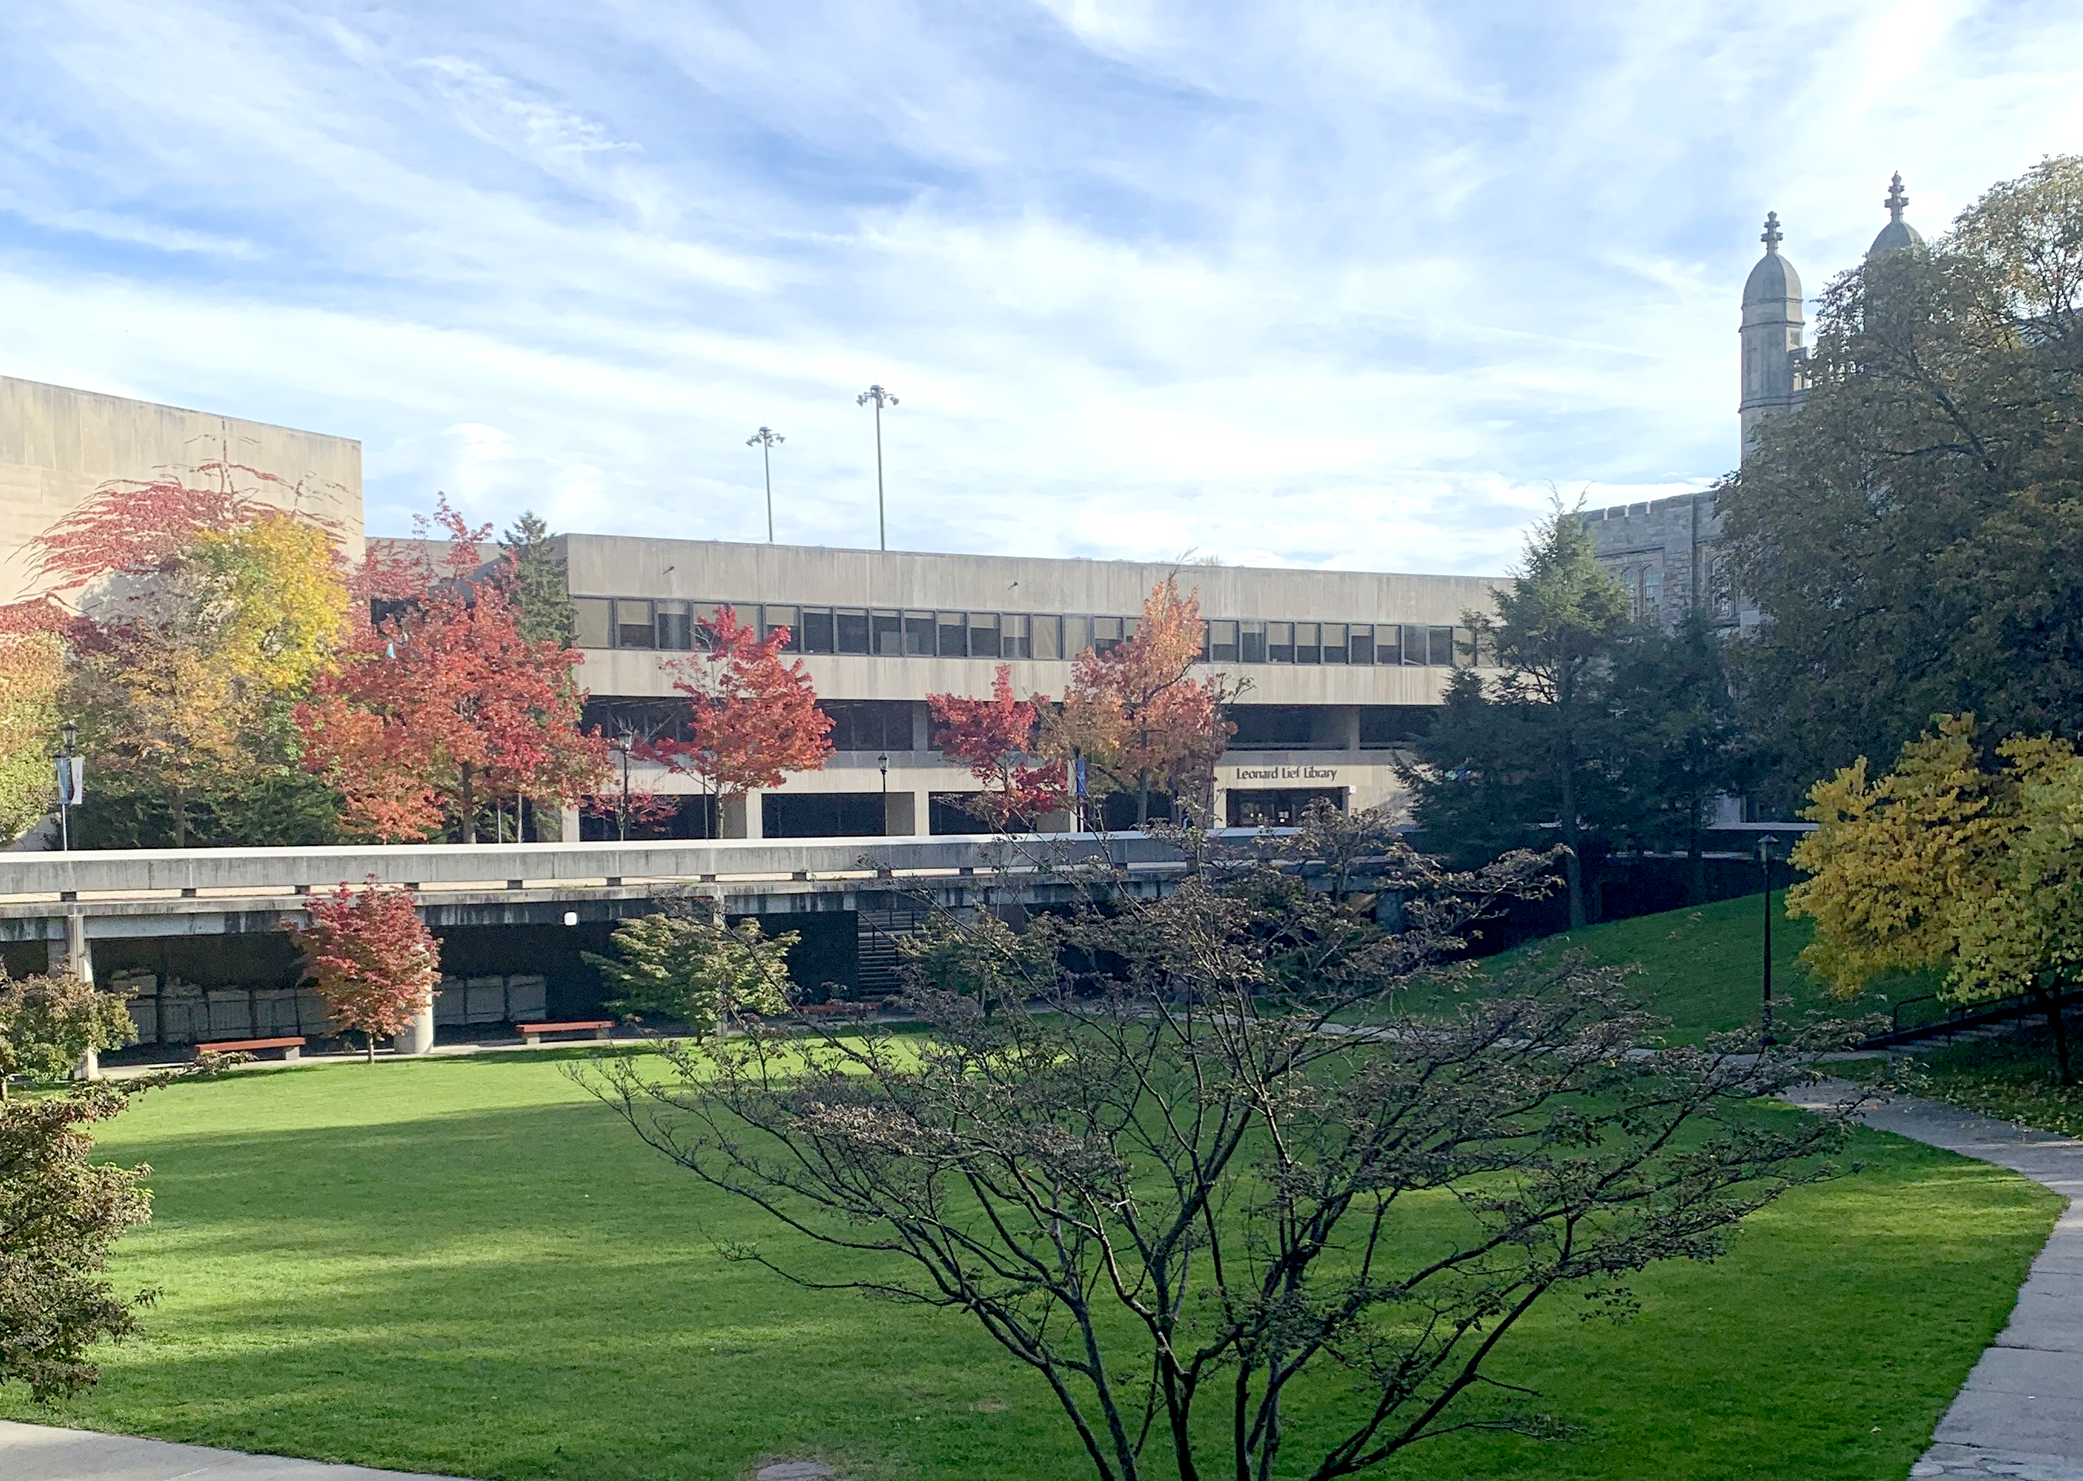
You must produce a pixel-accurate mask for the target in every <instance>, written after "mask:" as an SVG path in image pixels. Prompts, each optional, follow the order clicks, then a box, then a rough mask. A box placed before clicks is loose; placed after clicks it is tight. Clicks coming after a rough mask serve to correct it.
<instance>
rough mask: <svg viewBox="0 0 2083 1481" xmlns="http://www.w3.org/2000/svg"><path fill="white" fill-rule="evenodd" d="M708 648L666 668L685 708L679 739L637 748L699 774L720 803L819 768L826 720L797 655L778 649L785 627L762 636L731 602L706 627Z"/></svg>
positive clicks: (826, 742)
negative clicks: (684, 698)
mask: <svg viewBox="0 0 2083 1481" xmlns="http://www.w3.org/2000/svg"><path fill="white" fill-rule="evenodd" d="M704 637H705V639H706V643H707V651H706V652H702V653H698V654H689V655H688V656H687V657H685V658H682V659H678V660H675V661H674V662H673V663H671V664H668V665H667V666H666V674H667V676H668V677H669V678H671V679H672V681H673V688H675V689H677V690H678V691H679V692H680V693H682V694H684V695H685V696H687V700H688V704H689V707H690V711H689V715H688V721H687V735H686V738H685V739H673V738H670V737H665V736H661V737H658V738H657V739H655V740H652V741H649V742H647V743H645V745H644V746H643V752H644V754H645V755H647V756H649V757H652V758H653V759H655V760H658V761H662V762H664V763H665V765H666V766H667V767H669V768H670V769H672V770H673V771H676V772H680V773H683V774H687V775H692V776H696V777H699V778H701V780H702V781H703V783H704V784H705V785H707V786H708V788H709V789H710V791H711V792H712V793H713V794H714V795H715V796H716V798H717V800H718V802H719V803H720V802H721V801H722V800H723V799H724V798H727V797H742V796H744V795H745V794H746V793H748V792H754V791H758V790H760V789H762V788H766V787H778V786H780V785H781V783H782V780H783V779H784V778H785V777H786V776H787V775H788V774H789V773H790V772H792V771H818V770H821V769H823V767H824V764H825V757H826V756H828V755H830V754H831V751H832V742H831V740H830V735H831V730H832V717H831V716H830V715H827V714H826V713H825V712H824V711H823V710H821V709H819V708H818V705H817V691H816V690H815V689H813V688H812V687H811V685H810V675H809V674H808V673H806V672H804V669H803V661H802V660H801V659H800V658H799V659H796V660H795V661H794V662H792V663H791V662H788V661H787V660H785V659H784V658H783V656H782V655H783V653H784V652H785V650H786V649H787V647H788V639H789V632H788V629H787V628H785V627H777V628H775V629H774V630H773V631H772V632H770V633H768V634H767V636H766V637H764V638H762V637H760V636H759V634H758V633H757V632H756V631H754V629H753V628H752V626H751V625H750V624H749V623H743V622H740V621H738V615H737V613H736V612H734V611H733V610H732V609H731V608H730V607H728V606H723V607H718V608H717V609H716V615H715V616H714V617H713V618H711V619H710V620H709V621H708V622H707V623H706V624H704Z"/></svg>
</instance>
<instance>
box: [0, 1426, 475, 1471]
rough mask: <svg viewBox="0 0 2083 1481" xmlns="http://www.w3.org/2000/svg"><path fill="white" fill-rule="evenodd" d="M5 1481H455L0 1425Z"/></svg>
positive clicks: (0, 1460)
mask: <svg viewBox="0 0 2083 1481" xmlns="http://www.w3.org/2000/svg"><path fill="white" fill-rule="evenodd" d="M0 1477H4V1478H6V1481H455V1478H454V1477H449V1476H444V1477H431V1476H411V1475H407V1474H406V1473H405V1472H403V1471H375V1470H371V1469H370V1468H369V1467H367V1466H330V1465H326V1464H325V1463H324V1462H322V1461H315V1460H290V1459H288V1458H287V1457H285V1456H280V1455H245V1454H242V1453H241V1452H239V1451H237V1450H211V1449H208V1448H206V1447H204V1446H201V1445H172V1444H169V1443H167V1442H166V1441H165V1440H139V1439H135V1438H133V1437H131V1436H129V1435H101V1434H96V1433H94V1432H93V1431H91V1430H61V1429H54V1428H52V1427H50V1426H47V1425H40V1424H15V1423H13V1422H12V1421H10V1420H4V1419H0Z"/></svg>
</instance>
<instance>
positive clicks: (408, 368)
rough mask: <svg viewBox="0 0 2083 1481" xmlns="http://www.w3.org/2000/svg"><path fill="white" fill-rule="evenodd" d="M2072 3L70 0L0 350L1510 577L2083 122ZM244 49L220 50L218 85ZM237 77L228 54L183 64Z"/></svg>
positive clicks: (9, 90) (439, 434)
mask: <svg viewBox="0 0 2083 1481" xmlns="http://www.w3.org/2000/svg"><path fill="white" fill-rule="evenodd" d="M2079 43H2083V18H2078V17H2074V16H2072V15H2070V14H2069V13H2068V12H2067V11H2065V10H2062V9H2059V8H2056V7H2052V6H2045V7H2041V8H2035V7H2034V6H2032V5H2026V6H2023V7H2020V6H2016V5H2009V4H2004V5H1998V4H1995V3H1993V0H1992V3H1989V4H1982V5H1977V4H1972V3H1969V0H1951V3H1938V0H1930V3H1916V4H1902V5H1889V4H1883V3H1863V0H1819V3H1818V4H1816V5H1814V6H1810V7H1808V8H1806V9H1804V10H1802V11H1801V12H1799V13H1796V14H1792V15H1789V14H1787V13H1783V12H1773V13H1762V12H1761V13H1758V14H1756V15H1751V14H1749V13H1743V12H1736V13H1732V12H1730V11H1729V10H1728V8H1727V7H1725V6H1720V5H1713V4H1708V3H1706V0H1690V3H1670V0H1658V3H1650V0H1632V3H1629V4H1625V5H1620V6H1612V7H1595V8H1594V7H1535V6H1521V7H1509V6H1508V7H1492V8H1482V7H1478V8H1475V9H1469V8H1467V7H1460V6H1451V5H1447V4H1444V3H1440V4H1418V3H1401V4H1390V5H1376V4H1343V3H1337V0H1315V3H1306V0H1305V3H1299V4H1297V5H1294V6H1289V7H1275V8H1270V9H1269V8H1267V7H1252V6H1243V5H1237V6H1202V5H1196V6H1191V7H1188V6H1183V5H1179V4H1176V3H1164V0H1136V3H1130V0H1044V3H1043V4H1040V5H1037V6H1036V7H1034V8H1033V9H1031V10H1018V9H1012V8H1001V9H999V10H997V11H990V10H985V11H974V12H967V13H965V14H964V18H963V20H962V21H961V23H960V24H955V23H953V22H951V21H950V20H949V19H947V15H946V13H944V12H941V11H935V10H927V9H922V8H917V7H911V6H907V5H904V4H902V3H894V0H875V3H869V0H806V3H803V4H799V5H795V6H790V7H773V6H760V5H755V4H752V3H751V0H730V3H724V0H708V3H695V4H688V5H680V4H673V5H668V4H665V3H663V0H617V3H615V4H613V5H610V6H606V7H594V8H584V7H581V8H577V9H574V8H572V7H569V6H564V5H558V4H553V3H551V0H508V3H506V4H503V5H501V6H500V7H497V8H494V7H491V6H481V5H477V4H473V3H470V0H465V3H464V4H462V5H459V6H453V7H443V8H439V9H438V10H425V9H417V10H416V9H411V8H406V9H392V10H388V11H382V12H372V11H369V10H367V9H366V8H365V7H361V6H350V5H349V4H347V3H346V0H313V3H307V4H302V5H298V6H295V7H291V6H289V5H287V4H286V3H284V0H261V3H257V4H247V3H240V4H233V3H231V0H70V3H64V0H59V3H53V4H52V5H50V6H46V7H39V8H38V9H37V10H36V11H35V12H34V13H33V14H32V15H31V16H30V17H28V18H26V19H25V20H24V22H23V23H22V24H21V25H19V26H18V27H15V28H13V29H12V30H11V31H10V33H9V35H8V37H7V38H6V39H4V40H0V84H5V89H4V90H0V99H4V100H5V101H0V209H5V210H7V211H9V212H11V213H12V216H13V220H14V221H15V222H16V223H17V224H18V225H17V229H15V230H12V231H11V232H10V233H9V234H8V235H7V236H6V237H5V238H0V295H4V296H5V299H6V301H7V302H8V303H9V304H10V314H9V337H8V347H7V351H6V353H5V355H0V372H4V373H10V374H18V375H26V376H32V377H37V378H44V379H54V380H60V381H66V382H69V383H74V384H85V385H90V386H96V387H99V388H103V389H109V390H116V391H121V392H122V393H124V394H129V395H137V396H144V397H148V398H152V399H159V400H166V401H171V402H176V403H179V404H185V405H206V406H209V407H211V408H213V409H221V410H224V411H227V412H231V413H234V414H238V415H244V416H251V417H255V418H259V419H262V420H268V421H276V422H286V423H289V424H292V425H302V426H310V427H314V428H317V429H321V430H325V431H331V432H337V433H342V434H345V435H350V436H357V437H360V438H361V439H362V440H363V442H364V445H365V456H364V466H365V470H366V475H367V477H368V480H369V501H368V503H369V511H370V518H371V522H372V526H373V527H375V528H376V529H378V530H393V531H396V530H402V529H403V528H405V526H406V523H407V520H408V517H409V513H410V511H411V510H412V509H414V508H423V507H425V505H426V503H427V502H428V501H430V500H431V498H432V496H433V492H434V490H435V489H437V488H441V489H446V490H447V491H448V492H449V493H450V494H451V495H452V496H454V497H455V498H456V499H457V500H458V502H459V504H460V505H462V506H463V507H464V508H465V510H466V513H467V514H468V515H469V516H470V517H472V518H474V519H480V520H483V519H492V520H498V521H502V522H503V521H505V520H507V519H510V518H511V517H512V516H513V515H514V514H516V513H518V512H519V510H520V509H521V508H523V507H526V506H531V505H532V506H534V507H536V508H537V509H538V510H539V511H540V512H542V513H544V514H545V515H546V516H547V517H549V518H550V519H551V520H552V522H553V524H555V525H557V526H559V527H565V528H581V529H596V530H626V531H632V532H636V531H643V532H670V533H682V534H702V535H714V536H718V537H723V538H738V539H754V538H759V537H761V536H762V535H763V533H764V512H763V500H762V498H761V495H760V464H759V459H758V456H757V454H756V453H755V452H754V451H753V450H751V449H748V448H746V447H745V446H744V439H745V436H746V435H747V433H749V432H750V430H751V429H752V428H753V427H755V426H758V425H761V424H767V425H771V426H774V427H776V428H777V429H779V430H780V431H782V432H783V433H785V434H786V435H787V436H788V439H789V440H788V442H787V443H786V444H785V445H784V446H783V447H782V448H780V449H778V450H777V451H776V454H775V469H774V476H775V496H776V518H777V525H778V526H779V533H780V534H781V536H782V538H784V539H801V540H812V541H822V542H827V543H855V544H859V543H866V542H868V541H871V540H872V539H873V538H874V466H873V444H872V431H871V422H870V419H869V417H868V414H867V413H866V412H865V411H863V410H861V409H860V408H858V407H856V406H855V405H854V404H853V394H854V392H856V391H857V390H859V389H860V388H861V387H862V386H864V385H866V384H868V383H869V382H870V381H871V380H872V381H880V382H882V383H884V384H886V385H889V386H890V387H892V388H893V389H894V390H896V391H897V392H898V393H899V394H900V395H901V396H902V397H903V398H904V400H903V404H902V405H901V406H900V407H899V408H897V409H896V410H895V411H894V412H892V413H891V415H890V417H889V419H888V421H887V423H886V426H885V432H886V436H887V449H886V452H887V466H888V474H889V487H890V505H891V508H890V515H891V531H892V539H893V543H897V544H900V545H905V546H909V547H912V548H956V549H968V550H1007V551H1015V550H1017V551H1028V550H1035V551H1060V552H1065V553H1069V552H1078V553H1087V554H1107V555H1122V556H1138V557H1148V558H1172V557H1176V556H1177V555H1179V554H1180V553H1181V551H1183V550H1185V549H1187V548H1189V547H1191V548H1197V549H1199V550H1201V551H1203V552H1206V553H1210V554H1213V555H1216V556H1219V557H1221V558H1224V559H1228V560H1232V561H1242V560H1249V561H1253V562H1276V563H1277V562H1290V563H1294V564H1297V565H1305V566H1311V565H1333V566H1340V567H1365V566H1377V567H1386V568H1403V569H1426V570H1472V571H1478V572H1494V571H1498V570H1501V569H1502V568H1503V567H1504V566H1505V565H1507V564H1508V563H1509V562H1510V561H1511V560H1512V559H1513V557H1514V555H1515V554H1516V551H1517V548H1518V543H1519V539H1520V535H1521V532H1522V531H1523V529H1524V527H1525V526H1526V524H1527V523H1528V522H1529V521H1530V520H1531V519H1533V518H1535V517H1537V515H1538V514H1539V513H1540V512H1541V511H1542V510H1543V509H1544V508H1545V507H1546V502H1547V499H1548V497H1549V492H1548V491H1549V487H1550V485H1551V483H1552V484H1553V485H1555V486H1558V487H1561V488H1563V489H1564V490H1566V491H1574V490H1576V489H1578V488H1588V489H1589V490H1590V497H1591V498H1592V499H1593V500H1594V501H1595V502H1622V501H1628V500H1634V499H1642V498H1651V497H1658V496H1661V495H1663V494H1667V493H1672V492H1678V491H1681V490H1683V489H1686V488H1692V487H1698V486H1701V485H1702V484H1703V483H1704V482H1705V481H1706V480H1709V479H1711V478H1712V477H1713V476H1715V475H1716V474H1718V473H1720V472H1721V471H1722V470H1723V469H1724V468H1725V467H1726V466H1727V465H1728V464H1729V463H1730V462H1732V461H1733V459H1734V442H1735V415H1734V401H1735V391H1734V373H1733V368H1734V363H1735V348H1736V341H1735V332H1734V331H1735V309H1736V300H1737V295H1738V292H1739V291H1740V285H1741V282H1742V279H1743V275H1744V273H1745V272H1746V271H1747V269H1748V267H1749V264H1750V262H1751V260H1752V259H1753V258H1754V255H1755V252H1756V247H1755V243H1754V240H1753V239H1754V237H1755V235H1756V231H1757V227H1756V225H1755V223H1756V221H1757V220H1758V219H1759V218H1761V217H1762V215H1763V213H1764V211H1765V210H1766V209H1767V208H1768V207H1771V208H1776V209H1778V210H1779V211H1780V213H1781V215H1782V217H1783V218H1785V220H1786V222H1787V229H1788V234H1789V236H1788V244H1787V250H1788V252H1789V254H1790V255H1791V256H1792V257H1793V259H1794V260H1795V261H1796V262H1797V263H1798V264H1799V265H1800V267H1801V270H1802V271H1803V273H1804V274H1805V275H1806V277H1807V281H1808V283H1809V285H1810V286H1811V288H1814V287H1819V286H1820V285H1821V284H1822V283H1823V282H1824V281H1825V280H1826V279H1827V277H1828V276H1829V274H1830V272H1831V271H1832V270H1833V268H1834V267H1835V266H1839V265H1842V264H1845V263H1848V262H1850V261H1852V260H1853V259H1854V258H1855V257H1856V254H1857V253H1858V252H1859V251H1861V250H1862V249H1863V247H1864V245H1865V243H1866V241H1867V240H1868V239H1870V237H1871V235H1872V233H1873V232H1874V230H1876V229H1877V228H1878V226H1879V224H1880V222H1881V220H1882V219H1883V218H1882V215H1881V212H1880V209H1879V205H1878V202H1879V197H1880V195H1881V193H1882V191H1883V190H1884V189H1885V185H1886V180H1887V175H1888V172H1889V171H1891V170H1893V169H1897V168H1900V169H1902V170H1903V171H1904V172H1905V174H1906V176H1907V177H1908V180H1909V186H1910V191H1911V195H1912V198H1913V201H1914V204H1913V206H1912V212H1911V214H1912V217H1913V218H1914V219H1915V220H1916V221H1917V222H1918V223H1919V224H1920V225H1921V226H1922V227H1923V228H1924V229H1925V230H1926V231H1927V232H1928V231H1932V230H1935V229H1938V228H1940V227H1942V225H1943V223H1944V221H1945V220H1946V218H1947V217H1948V216H1950V215H1951V214H1952V213H1953V212H1954V211H1957V210H1958V209H1959V208H1960V206H1962V205H1964V204H1965V203H1966V202H1967V201H1969V200H1971V199H1972V198H1973V196H1974V195H1975V194H1976V193H1977V192H1978V191H1979V190H1980V189H1982V188H1983V187H1985V186H1986V185H1987V184H1989V183H1990V182H1992V181H1994V180H1995V179H1998V178H2001V177H2003V176H2006V175H2010V174H2014V173H2016V172H2017V171H2018V170H2020V169H2022V168H2024V167H2025V166H2026V165H2028V164H2030V163H2031V162H2032V161H2033V160H2034V159H2036V158H2038V157H2039V155H2040V154H2042V153H2044V152H2048V151H2060V150H2066V149H2075V148H2083V88H2079V87H2078V85H2077V84H2078V82H2079V80H2083V78H2079V75H2078V74H2079V72H2083V64H2079V63H2078V62H2077V61H2076V60H2075V59H2076V58H2078V57H2083V44H2079ZM234 78H235V79H237V81H236V84H235V85H234V83H233V82H232V81H230V79H234ZM197 79H224V80H223V81H219V82H216V83H209V84H206V85H204V86H201V87H198V85H197Z"/></svg>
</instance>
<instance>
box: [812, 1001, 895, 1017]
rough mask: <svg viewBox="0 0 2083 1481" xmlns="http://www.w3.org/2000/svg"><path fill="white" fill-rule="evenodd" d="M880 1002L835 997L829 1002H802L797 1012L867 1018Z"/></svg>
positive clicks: (816, 1015)
mask: <svg viewBox="0 0 2083 1481" xmlns="http://www.w3.org/2000/svg"><path fill="white" fill-rule="evenodd" d="M878 1006H879V1005H878V1004H875V1003H860V1002H849V1001H848V1000H846V999H845V998H834V999H833V1000H832V1001H830V1002H828V1003H800V1004H798V1005H797V1006H796V1012H798V1013H800V1014H802V1015H803V1016H804V1017H805V1018H866V1017H867V1016H868V1015H869V1014H870V1013H873V1012H874V1011H875V1010H876V1008H877V1007H878Z"/></svg>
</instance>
